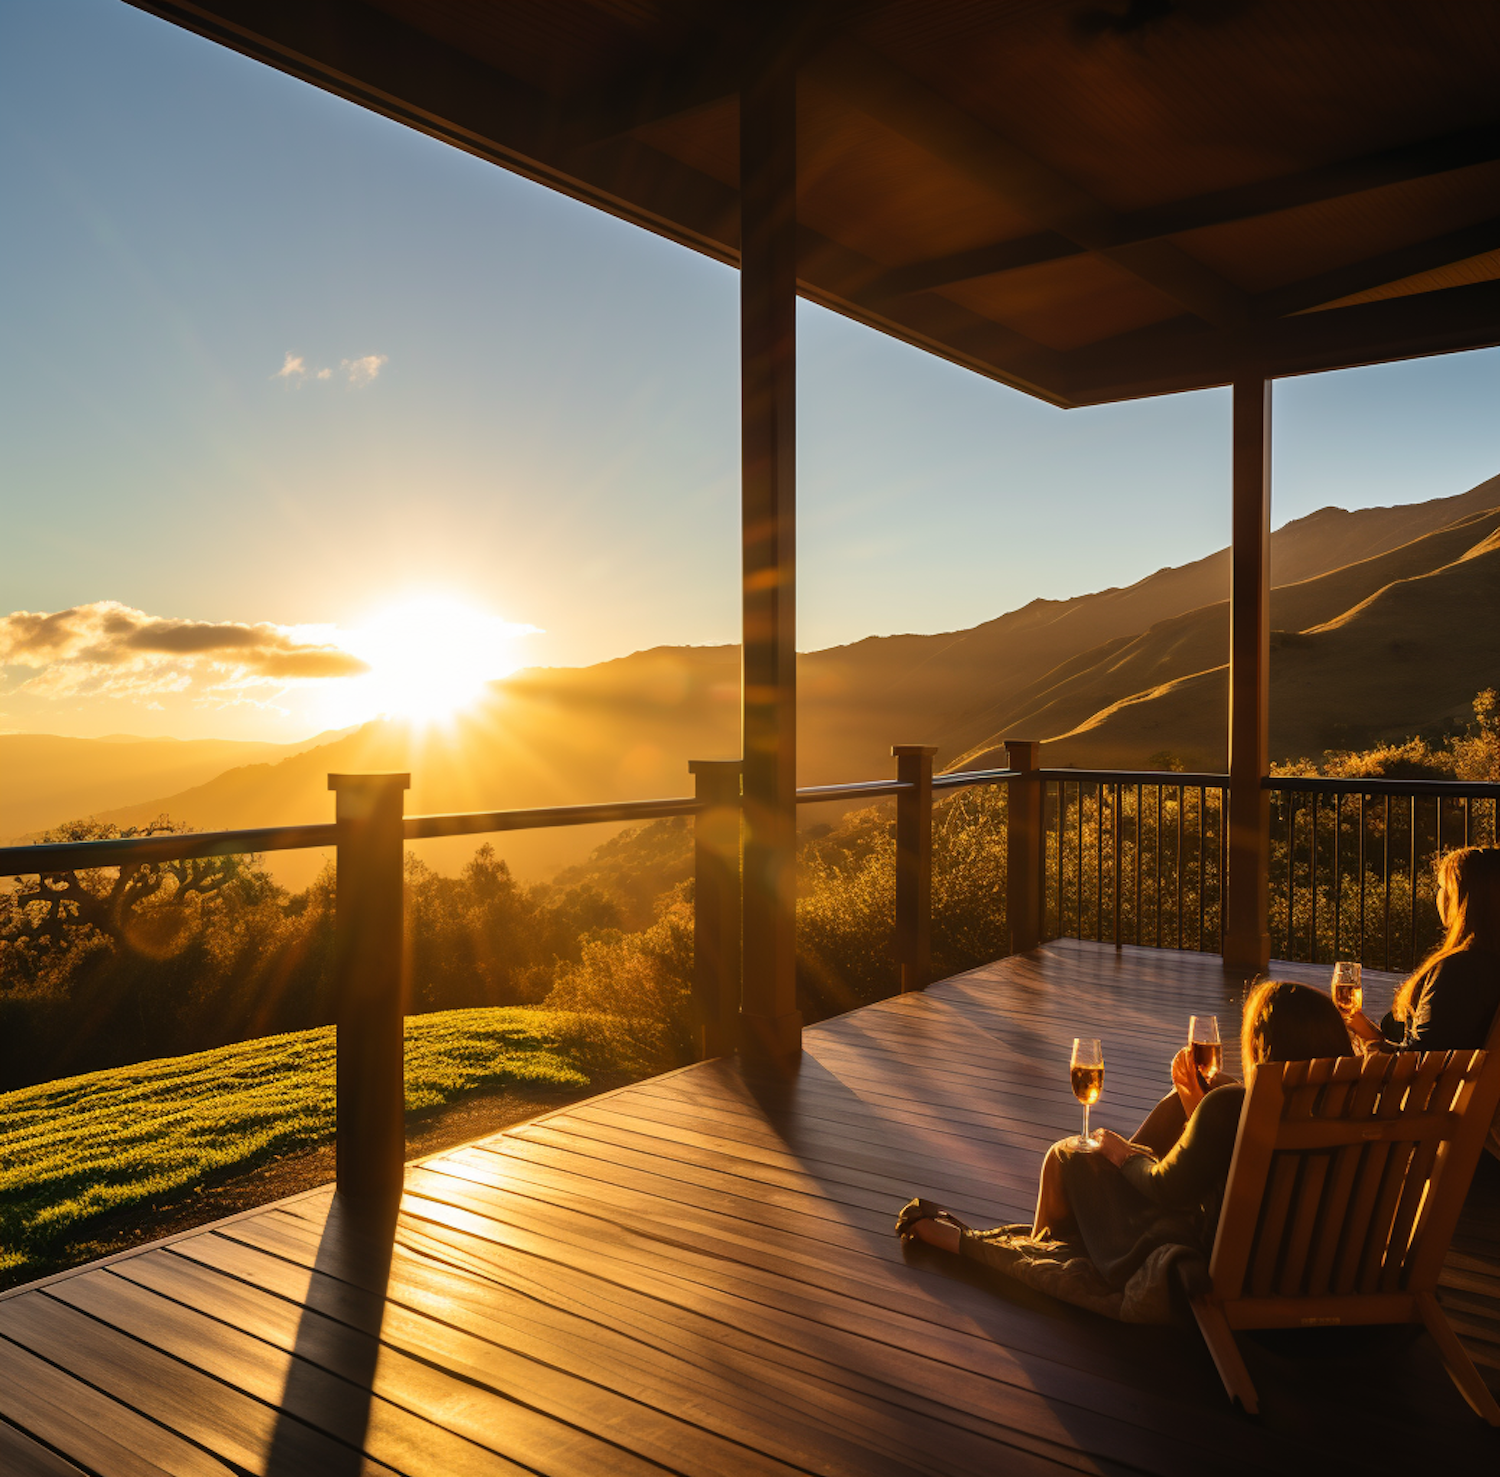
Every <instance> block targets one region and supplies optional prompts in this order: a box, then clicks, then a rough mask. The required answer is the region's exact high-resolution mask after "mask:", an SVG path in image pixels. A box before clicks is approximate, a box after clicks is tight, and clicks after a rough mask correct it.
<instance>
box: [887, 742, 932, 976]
mask: <svg viewBox="0 0 1500 1477" xmlns="http://www.w3.org/2000/svg"><path fill="white" fill-rule="evenodd" d="M891 753H892V754H893V755H894V756H895V760H896V778H897V779H898V780H900V781H901V783H902V784H909V785H910V786H911V787H912V788H911V789H909V790H902V791H901V792H900V794H898V795H897V796H896V950H895V952H896V959H897V961H898V962H899V963H900V965H901V993H902V994H903V995H904V994H906V993H907V992H908V991H911V990H925V989H926V988H927V984H928V981H929V979H930V978H931V975H932V757H933V755H934V754H936V753H937V750H936V749H935V748H928V747H927V746H926V745H925V744H897V745H895V747H894V748H892V750H891Z"/></svg>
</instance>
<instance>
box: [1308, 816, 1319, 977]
mask: <svg viewBox="0 0 1500 1477" xmlns="http://www.w3.org/2000/svg"><path fill="white" fill-rule="evenodd" d="M1321 799H1322V796H1320V795H1319V794H1318V792H1317V791H1316V790H1314V791H1313V797H1312V850H1311V852H1310V853H1309V860H1308V864H1307V876H1308V881H1309V882H1310V883H1311V885H1312V923H1311V924H1310V925H1309V926H1310V928H1311V930H1312V931H1311V934H1310V936H1309V938H1308V946H1307V957H1308V958H1309V959H1311V960H1312V962H1313V963H1314V964H1316V963H1317V962H1318V801H1319V800H1321Z"/></svg>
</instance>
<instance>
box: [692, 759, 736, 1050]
mask: <svg viewBox="0 0 1500 1477" xmlns="http://www.w3.org/2000/svg"><path fill="white" fill-rule="evenodd" d="M740 769H741V765H740V761H739V760H738V759H693V760H691V761H689V763H688V770H689V772H690V773H691V774H692V775H693V776H694V778H695V780H696V781H697V784H696V795H697V798H698V799H699V800H700V801H702V802H703V805H704V809H702V810H700V811H699V812H698V814H697V816H696V817H695V819H694V821H693V1016H694V1027H695V1034H696V1036H697V1038H698V1055H699V1057H700V1058H707V1057H711V1056H727V1055H728V1054H729V1053H730V1052H732V1051H733V1050H734V1049H735V1046H736V1044H737V1042H738V1032H739V1013H740Z"/></svg>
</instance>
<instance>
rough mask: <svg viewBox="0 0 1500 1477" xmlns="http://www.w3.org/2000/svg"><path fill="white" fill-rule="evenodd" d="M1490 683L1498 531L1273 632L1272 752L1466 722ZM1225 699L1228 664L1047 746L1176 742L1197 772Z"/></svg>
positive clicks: (1113, 753) (1075, 754)
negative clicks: (1337, 609)
mask: <svg viewBox="0 0 1500 1477" xmlns="http://www.w3.org/2000/svg"><path fill="white" fill-rule="evenodd" d="M1490 521H1500V520H1490ZM1372 562H1373V561H1372ZM1274 609H1275V601H1274V599H1273V611H1274ZM1492 686H1500V531H1496V530H1494V529H1492V530H1491V531H1490V532H1489V533H1488V534H1487V535H1486V536H1484V537H1482V538H1479V539H1478V540H1477V541H1475V542H1474V543H1473V544H1472V546H1471V547H1470V548H1468V549H1467V550H1465V551H1464V552H1462V553H1461V554H1460V555H1459V556H1458V557H1457V558H1455V559H1454V560H1453V561H1452V562H1451V563H1446V564H1444V565H1442V566H1440V567H1438V568H1434V569H1431V570H1429V571H1427V572H1423V573H1418V574H1414V575H1410V576H1407V577H1404V578H1399V579H1395V580H1392V581H1391V582H1389V583H1388V584H1385V585H1383V586H1381V587H1380V588H1379V589H1377V590H1375V591H1373V592H1371V593H1370V594H1369V595H1368V596H1367V597H1366V598H1364V599H1362V600H1360V601H1359V602H1358V603H1357V604H1355V605H1353V606H1352V607H1351V608H1349V609H1347V610H1345V611H1343V612H1341V613H1339V614H1337V615H1335V616H1334V617H1333V618H1331V619H1329V620H1326V621H1323V622H1322V623H1321V624H1317V625H1312V626H1309V627H1307V628H1305V629H1302V630H1300V631H1299V630H1295V629H1292V630H1280V631H1277V632H1276V633H1275V634H1274V635H1273V638H1272V652H1271V753H1272V756H1273V757H1274V758H1278V759H1292V758H1298V757H1305V756H1316V755H1318V754H1320V753H1322V752H1323V751H1324V750H1327V749H1332V748H1364V747H1367V746H1370V745H1372V744H1376V743H1380V742H1383V741H1386V740H1399V739H1402V738H1406V737H1408V736H1409V735H1411V734H1412V733H1414V732H1416V731H1418V730H1420V729H1424V728H1431V727H1434V726H1435V725H1439V724H1442V723H1444V722H1462V721H1463V720H1465V719H1466V718H1467V717H1468V716H1469V714H1470V705H1471V703H1472V701H1473V698H1474V694H1475V693H1476V692H1477V691H1478V690H1479V689H1481V688H1484V687H1492ZM1227 703H1228V669H1227V667H1226V666H1222V665H1220V666H1215V667H1213V668H1211V669H1209V670H1201V669H1200V670H1199V671H1198V672H1196V673H1193V674H1191V675H1187V676H1184V677H1180V678H1177V679H1175V680H1171V681H1168V682H1165V683H1163V684H1161V685H1159V686H1157V687H1155V688H1153V689H1151V690H1149V691H1142V692H1137V693H1135V694H1133V695H1132V696H1131V697H1129V698H1127V699H1125V700H1123V701H1121V702H1118V703H1115V704H1113V705H1111V706H1110V707H1108V708H1105V709H1102V710H1100V711H1098V712H1096V713H1094V714H1093V715H1091V716H1090V717H1089V718H1088V719H1086V720H1085V721H1083V722H1082V723H1080V724H1079V725H1078V726H1077V727H1076V728H1074V729H1072V730H1071V731H1069V732H1066V733H1063V734H1061V735H1059V736H1058V737H1057V739H1056V741H1055V743H1053V744H1050V745H1049V746H1048V754H1049V756H1050V757H1051V758H1052V760H1053V762H1056V763H1065V764H1080V765H1092V764H1102V763H1105V762H1108V763H1110V764H1115V765H1122V766H1130V765H1135V764H1142V763H1144V762H1146V759H1147V757H1148V756H1149V755H1151V754H1153V753H1156V752H1157V751H1159V750H1161V749H1168V750H1170V751H1171V752H1172V753H1174V754H1176V755H1178V756H1180V757H1181V758H1183V759H1184V760H1185V762H1186V763H1187V765H1188V767H1189V768H1218V767H1222V765H1223V764H1224V763H1225V755H1224V715H1225V711H1226V707H1227Z"/></svg>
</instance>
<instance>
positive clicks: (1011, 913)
mask: <svg viewBox="0 0 1500 1477" xmlns="http://www.w3.org/2000/svg"><path fill="white" fill-rule="evenodd" d="M1041 752H1042V746H1041V744H1039V743H1036V742H1034V741H1032V740H1029V739H1017V740H1014V741H1008V742H1007V743H1006V745H1005V754H1006V764H1007V767H1008V768H1010V769H1015V770H1020V771H1021V775H1020V776H1018V777H1017V778H1016V779H1013V780H1007V781H1006V787H1007V791H1008V794H1007V798H1006V849H1005V853H1006V854H1005V920H1006V925H1007V927H1008V928H1009V931H1010V952H1011V953H1012V954H1024V953H1025V952H1026V951H1027V950H1028V949H1034V948H1036V946H1037V945H1038V944H1039V943H1041V941H1042V846H1043V844H1044V840H1045V838H1044V837H1043V835H1042V780H1041V776H1040V775H1039V774H1036V773H1035V771H1036V770H1037V769H1039V768H1040V767H1041Z"/></svg>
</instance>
